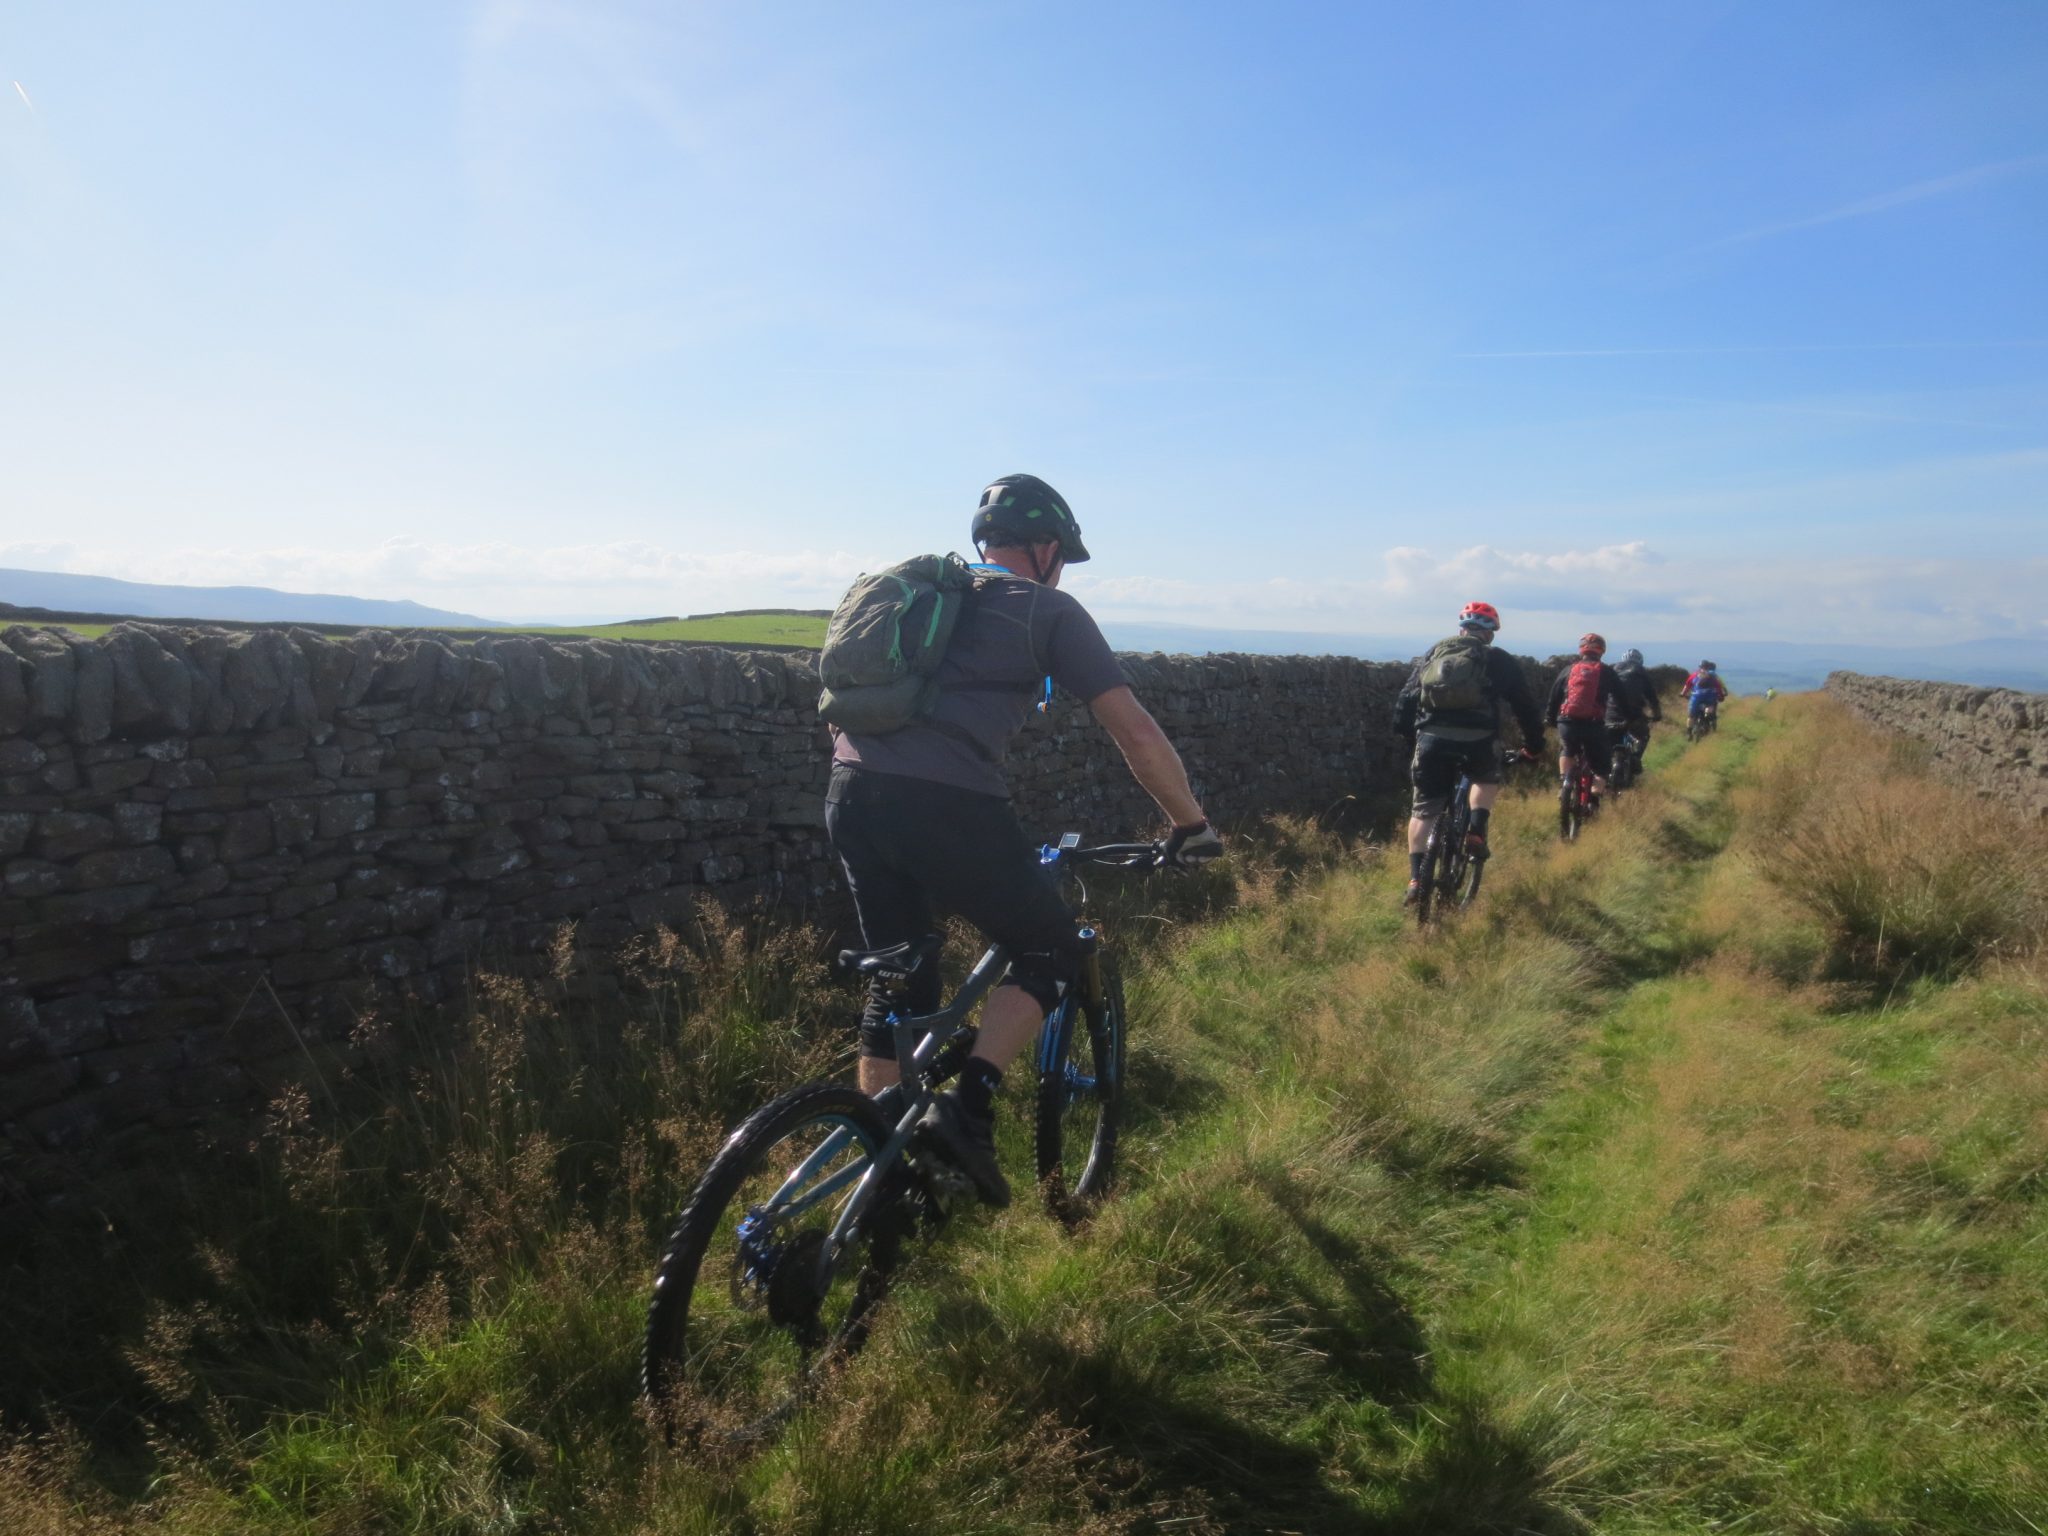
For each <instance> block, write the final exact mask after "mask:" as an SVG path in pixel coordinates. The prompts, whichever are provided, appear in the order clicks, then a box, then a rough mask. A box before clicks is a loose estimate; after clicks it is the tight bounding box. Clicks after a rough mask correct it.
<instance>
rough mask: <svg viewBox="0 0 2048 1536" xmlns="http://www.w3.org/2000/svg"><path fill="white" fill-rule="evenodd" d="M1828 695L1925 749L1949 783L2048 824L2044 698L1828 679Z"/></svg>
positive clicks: (1844, 676) (1839, 675)
mask: <svg viewBox="0 0 2048 1536" xmlns="http://www.w3.org/2000/svg"><path fill="white" fill-rule="evenodd" d="M1827 691H1828V692H1829V693H1830V694H1832V695H1833V696H1834V697H1836V698H1838V699H1840V700H1841V701H1842V702H1843V703H1844V704H1846V705H1848V706H1849V708H1850V709H1851V710H1853V711H1854V712H1855V713H1856V714H1858V715H1860V716H1862V717H1863V718H1864V719H1865V720H1867V721H1869V722H1870V723H1871V724H1872V725H1877V726H1882V727H1883V728H1884V729H1886V730H1890V731H1897V732H1899V733H1900V734H1902V735H1905V736H1910V737H1912V738H1913V739H1914V740H1916V741H1920V742H1923V743H1925V744H1926V746H1927V748H1928V751H1929V752H1930V753H1931V754H1932V756H1933V759H1934V764H1935V767H1936V768H1937V770H1938V771H1939V772H1941V773H1942V774H1943V776H1945V777H1946V778H1948V779H1950V780H1951V781H1952V782H1954V783H1957V784H1961V785H1963V786H1965V787H1966V788H1970V789H1974V790H1976V791H1977V792H1978V793H1980V794H1983V795H1987V796H1993V797H1996V798H1999V799H2002V800H2006V801H2009V802H2010V803H2011V804H2013V805H2014V806H2016V807H2018V808H2019V809H2021V810H2023V811H2025V812H2027V813H2028V814H2030V815H2034V816H2048V694H2042V693H2015V692H2014V691H2013V690H2012V689H2010V688H1973V687H1970V686H1969V685H1967V684H1964V683H1921V682H1913V681H1911V680H1909V679H1906V678H1898V677H1864V676H1862V675H1860V674H1859V673H1855V672H1834V673H1830V674H1829V676H1828V681H1827Z"/></svg>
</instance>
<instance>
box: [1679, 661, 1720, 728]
mask: <svg viewBox="0 0 2048 1536" xmlns="http://www.w3.org/2000/svg"><path fill="white" fill-rule="evenodd" d="M1727 697H1728V685H1727V684H1726V683H1724V682H1722V681H1721V674H1720V673H1719V672H1717V671H1715V670H1714V664H1713V663H1712V662H1711V661H1703V662H1701V663H1700V665H1699V670H1698V671H1696V672H1694V673H1693V674H1692V676H1691V677H1688V678H1687V679H1686V680H1685V698H1686V713H1687V714H1689V715H1690V716H1692V718H1693V719H1695V720H1698V719H1701V718H1703V717H1705V716H1708V715H1711V714H1713V713H1714V712H1715V711H1716V710H1718V709H1719V708H1720V707H1721V701H1722V700H1723V699H1725V698H1727Z"/></svg>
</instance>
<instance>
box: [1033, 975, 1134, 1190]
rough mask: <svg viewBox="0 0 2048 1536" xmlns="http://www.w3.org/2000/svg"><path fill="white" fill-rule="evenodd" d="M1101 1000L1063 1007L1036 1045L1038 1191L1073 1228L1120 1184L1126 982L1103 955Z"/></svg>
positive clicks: (1053, 1015) (1054, 1016) (1056, 1012)
mask: <svg viewBox="0 0 2048 1536" xmlns="http://www.w3.org/2000/svg"><path fill="white" fill-rule="evenodd" d="M1097 960H1098V962H1099V963H1100V965H1101V967H1102V996H1101V998H1100V1000H1099V1001H1095V1002H1087V1001H1083V1000H1081V999H1079V998H1075V999H1073V1000H1072V1001H1070V1002H1067V1003H1062V1004H1061V1005H1060V1007H1059V1008H1057V1009H1055V1010H1054V1012H1053V1014H1052V1016H1051V1017H1050V1018H1048V1019H1047V1020H1046V1026H1045V1031H1044V1033H1043V1034H1041V1035H1040V1036H1039V1041H1038V1118H1037V1126H1036V1136H1035V1140H1036V1143H1037V1156H1038V1187H1039V1189H1040V1190H1041V1191H1042V1192H1043V1194H1044V1197H1045V1206H1046V1209H1047V1210H1048V1211H1050V1212H1051V1213H1052V1214H1053V1215H1054V1216H1057V1217H1058V1218H1059V1219H1060V1220H1061V1221H1063V1222H1066V1223H1067V1224H1068V1225H1070V1226H1071V1225H1073V1224H1074V1223H1076V1222H1079V1221H1082V1220H1084V1219H1085V1218H1086V1217H1087V1216H1088V1214H1089V1212H1090V1211H1092V1210H1093V1209H1094V1208H1095V1207H1096V1206H1097V1205H1099V1204H1100V1203H1101V1202H1102V1200H1103V1198H1104V1196H1105V1195H1107V1193H1108V1192H1109V1187H1110V1185H1111V1184H1112V1183H1113V1182H1114V1181H1115V1178H1116V1144H1117V1133H1118V1130H1119V1129H1120V1128H1121V1125H1122V1120H1123V1096H1124V982H1123V976H1122V974H1121V973H1120V972H1119V971H1118V970H1117V966H1116V957H1115V956H1114V955H1111V954H1109V953H1107V952H1106V951H1103V952H1099V953H1098V955H1097Z"/></svg>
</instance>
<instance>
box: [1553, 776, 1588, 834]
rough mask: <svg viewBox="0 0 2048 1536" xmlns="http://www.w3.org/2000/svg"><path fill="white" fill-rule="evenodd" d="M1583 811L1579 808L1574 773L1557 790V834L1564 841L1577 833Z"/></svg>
mask: <svg viewBox="0 0 2048 1536" xmlns="http://www.w3.org/2000/svg"><path fill="white" fill-rule="evenodd" d="M1582 820H1583V813H1582V812H1581V810H1580V809H1579V781H1578V777H1577V775H1576V774H1574V775H1573V777H1572V778H1571V779H1569V780H1567V781H1566V782H1565V783H1564V784H1563V785H1562V786H1561V787H1560V788H1559V789H1558V792H1557V835H1558V836H1559V837H1561V838H1563V839H1564V840H1565V841H1566V842H1570V841H1572V839H1573V838H1575V837H1577V836H1578V835H1579V826H1580V823H1581V821H1582Z"/></svg>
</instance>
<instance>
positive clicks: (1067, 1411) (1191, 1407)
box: [935, 1239, 1584, 1536]
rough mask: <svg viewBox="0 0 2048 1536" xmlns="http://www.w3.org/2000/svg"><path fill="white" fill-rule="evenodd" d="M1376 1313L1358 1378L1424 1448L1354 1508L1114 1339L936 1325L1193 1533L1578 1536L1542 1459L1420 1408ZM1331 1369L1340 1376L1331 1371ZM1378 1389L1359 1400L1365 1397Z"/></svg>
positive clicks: (1395, 1320) (1293, 1458)
mask: <svg viewBox="0 0 2048 1536" xmlns="http://www.w3.org/2000/svg"><path fill="white" fill-rule="evenodd" d="M1311 1240H1312V1241H1313V1239H1311ZM1341 1246H1342V1245H1341V1242H1340V1245H1339V1247H1340V1248H1341ZM1333 1251H1337V1250H1336V1249H1333ZM1366 1294H1369V1295H1370V1294H1375V1293H1374V1292H1373V1291H1371V1290H1370V1289H1369V1290H1368V1291H1367V1293H1366ZM1376 1301H1379V1302H1380V1304H1389V1303H1390V1306H1391V1310H1392V1312H1393V1314H1394V1315H1393V1316H1392V1317H1385V1316H1383V1317H1381V1318H1378V1319H1376V1321H1375V1327H1376V1328H1377V1330H1378V1332H1379V1335H1380V1336H1379V1338H1378V1339H1377V1340H1376V1343H1377V1344H1378V1346H1379V1348H1380V1353H1378V1354H1377V1355H1376V1357H1375V1363H1374V1364H1371V1365H1368V1366H1367V1367H1366V1369H1365V1370H1364V1371H1362V1372H1361V1373H1360V1374H1362V1375H1368V1376H1374V1377H1377V1378H1378V1379H1379V1380H1380V1381H1382V1382H1384V1384H1385V1385H1384V1389H1383V1390H1385V1391H1386V1392H1387V1393H1388V1394H1390V1395H1389V1397H1388V1398H1384V1399H1382V1400H1384V1401H1389V1403H1390V1406H1391V1405H1392V1404H1393V1403H1394V1402H1400V1403H1401V1404H1402V1406H1404V1407H1414V1408H1422V1407H1424V1406H1426V1405H1427V1406H1428V1414H1427V1418H1428V1420H1429V1428H1428V1433H1427V1440H1428V1445H1427V1448H1426V1449H1425V1450H1424V1452H1423V1453H1422V1455H1421V1456H1420V1457H1419V1458H1417V1460H1416V1462H1415V1464H1414V1466H1413V1468H1412V1470H1409V1471H1407V1472H1405V1473H1403V1474H1401V1475H1399V1476H1398V1477H1397V1478H1395V1479H1394V1480H1393V1481H1392V1482H1391V1483H1390V1484H1388V1485H1386V1486H1383V1487H1380V1488H1378V1489H1372V1490H1369V1491H1365V1490H1361V1493H1362V1495H1363V1496H1360V1493H1354V1492H1353V1491H1352V1490H1351V1489H1349V1488H1347V1487H1346V1486H1344V1485H1343V1484H1342V1483H1333V1481H1332V1480H1331V1478H1330V1476H1329V1466H1328V1458H1327V1457H1326V1455H1325V1453H1324V1451H1323V1450H1322V1448H1321V1447H1320V1446H1319V1445H1318V1444H1317V1443H1315V1440H1314V1439H1313V1438H1310V1437H1307V1436H1303V1437H1299V1438H1296V1437H1290V1436H1283V1435H1278V1434H1274V1433H1271V1432H1270V1431H1268V1430H1265V1429H1261V1428H1254V1427H1251V1426H1249V1425H1248V1424H1246V1422H1245V1421H1244V1420H1243V1419H1242V1418H1241V1417H1238V1416H1235V1415H1233V1414H1232V1413H1231V1412H1229V1411H1228V1410H1227V1409H1224V1408H1219V1407H1216V1406H1214V1405H1213V1404H1212V1403H1210V1402H1206V1401H1202V1400H1199V1399H1198V1398H1196V1397H1195V1396H1194V1395H1193V1394H1192V1393H1184V1392H1182V1391H1181V1390H1180V1389H1179V1387H1178V1385H1177V1383H1176V1381H1175V1380H1174V1378H1173V1377H1172V1375H1171V1373H1164V1372H1161V1371H1159V1370H1158V1369H1156V1368H1153V1367H1149V1366H1148V1365H1147V1364H1146V1363H1145V1362H1143V1361H1142V1360H1141V1359H1138V1358H1134V1357H1133V1356H1132V1355H1131V1354H1128V1353H1126V1352H1125V1351H1123V1350H1121V1349H1119V1348H1118V1347H1117V1345H1116V1343H1115V1342H1114V1341H1113V1340H1105V1341H1104V1342H1103V1343H1102V1344H1100V1345H1098V1346H1096V1347H1094V1348H1090V1349H1087V1350H1077V1349H1076V1348H1075V1347H1074V1346H1073V1344H1072V1343H1071V1342H1070V1341H1069V1340H1067V1339H1065V1338H1063V1337H1061V1336H1059V1335H1058V1334H1056V1333H1052V1332H1047V1331H1043V1330H1040V1329H1036V1328H1029V1327H1027V1328H1018V1329H1005V1328H1004V1325H1003V1323H1002V1322H1001V1321H1000V1320H999V1319H998V1317H997V1316H996V1314H995V1313H994V1311H993V1310H992V1309H990V1308H989V1307H988V1306H987V1304H986V1303H985V1302H983V1301H982V1300H981V1299H980V1298H978V1297H957V1298H953V1299H950V1300H948V1301H947V1302H945V1303H943V1304H942V1305H941V1306H940V1308H939V1311H938V1314H937V1317H936V1319H935V1321H936V1322H937V1324H938V1328H939V1331H940V1332H941V1333H942V1334H944V1335H946V1336H951V1337H958V1336H959V1335H960V1334H961V1333H967V1334H973V1333H976V1332H980V1331H983V1330H1001V1331H1002V1332H1003V1336H1004V1350H1005V1355H1006V1357H1007V1359H1008V1360H1010V1361H1011V1362H1013V1363H1014V1367H1015V1369H1014V1375H1013V1377H1012V1379H1014V1380H1015V1381H1017V1382H1020V1383H1029V1384H1030V1385H1029V1386H1028V1387H1025V1388H1024V1389H1023V1391H1022V1396H1021V1398H1020V1401H1019V1404H1018V1406H1019V1407H1020V1408H1023V1409H1024V1410H1026V1411H1027V1412H1028V1413H1031V1414H1038V1413H1051V1414H1053V1415H1054V1416H1055V1417H1057V1418H1058V1419H1059V1420H1061V1421H1062V1422H1064V1423H1067V1424H1070V1425H1072V1426H1073V1427H1074V1428H1076V1429H1079V1430H1081V1431H1082V1432H1083V1433H1084V1434H1085V1435H1086V1436H1087V1437H1088V1441H1089V1444H1090V1447H1091V1449H1093V1450H1096V1451H1099V1452H1101V1453H1103V1455H1104V1459H1105V1464H1106V1465H1110V1466H1120V1467H1122V1468H1124V1469H1126V1472H1127V1475H1129V1476H1130V1477H1131V1478H1132V1479H1133V1482H1132V1484H1131V1485H1129V1486H1128V1487H1127V1490H1126V1491H1127V1492H1128V1493H1130V1494H1133V1495H1136V1496H1138V1497H1140V1498H1143V1499H1145V1500H1147V1502H1154V1501H1156V1503H1158V1504H1164V1505H1167V1506H1180V1507H1187V1506H1189V1505H1191V1504H1192V1505H1194V1506H1196V1507H1200V1508H1201V1509H1202V1510H1203V1512H1204V1514H1205V1515H1207V1517H1208V1519H1209V1521H1210V1522H1211V1523H1209V1524H1207V1525H1205V1526H1204V1527H1203V1528H1204V1529H1213V1530H1221V1531H1230V1532H1245V1533H1262V1532H1270V1533H1280V1532H1304V1533H1308V1532H1312V1533H1317V1536H1322V1533H1329V1536H1455V1533H1460V1532H1470V1533H1475V1536H1476V1533H1480V1532H1510V1531H1513V1532H1526V1533H1529V1536H1565V1533H1567V1532H1578V1531H1582V1530H1583V1529H1584V1524H1583V1522H1582V1521H1579V1520H1577V1519H1576V1518H1574V1517H1572V1516H1570V1515H1568V1514H1567V1513H1566V1512H1565V1511H1563V1510H1561V1509H1559V1508H1558V1507H1556V1506H1555V1505H1554V1504H1552V1503H1551V1502H1550V1501H1549V1500H1548V1499H1547V1497H1546V1496H1545V1493H1546V1484H1547V1477H1546V1473H1545V1466H1544V1461H1543V1458H1542V1457H1541V1455H1540V1454H1539V1453H1538V1450H1537V1449H1536V1448H1535V1447H1533V1446H1529V1445H1526V1444H1523V1443H1521V1442H1520V1441H1519V1440H1518V1439H1517V1438H1516V1437H1515V1436H1514V1435H1513V1434H1511V1433H1510V1432H1509V1431H1507V1430H1505V1429H1503V1428H1501V1427H1500V1426H1499V1425H1497V1424H1494V1423H1493V1422H1492V1421H1491V1420H1488V1419H1485V1418H1483V1417H1480V1416H1475V1415H1474V1414H1473V1413H1472V1412H1471V1411H1470V1410H1469V1409H1467V1408H1465V1407H1464V1406H1462V1405H1452V1404H1444V1403H1436V1404H1433V1405H1429V1404H1428V1403H1427V1400H1428V1396H1429V1394H1428V1382H1427V1366H1426V1364H1425V1363H1423V1362H1422V1360H1421V1358H1420V1357H1419V1355H1418V1352H1417V1351H1416V1350H1415V1349H1414V1348H1413V1347H1411V1346H1412V1345H1413V1344H1419V1342H1420V1337H1421V1336H1420V1330H1419V1328H1418V1327H1417V1325H1416V1324H1415V1322H1414V1320H1413V1319H1412V1318H1411V1317H1408V1316H1407V1314H1406V1311H1405V1309H1404V1308H1402V1307H1401V1305H1400V1303H1399V1300H1398V1298H1392V1297H1391V1293H1386V1296H1385V1298H1379V1297H1377V1296H1376ZM1403 1352H1405V1353H1406V1354H1407V1355H1408V1358H1409V1361H1410V1364H1409V1365H1408V1366H1407V1367H1406V1368H1405V1370H1404V1369H1403V1368H1401V1367H1399V1366H1394V1367H1393V1368H1392V1369H1391V1370H1390V1369H1389V1365H1388V1360H1387V1357H1388V1356H1391V1355H1397V1354H1400V1353H1403ZM1339 1369H1340V1370H1344V1371H1345V1372H1346V1374H1350V1371H1349V1368H1348V1367H1346V1366H1344V1365H1343V1364H1342V1363H1341V1362H1340V1363H1339ZM1006 1374H1011V1373H1009V1372H1007V1371H1006ZM1404 1384H1412V1385H1414V1386H1416V1387H1417V1388H1419V1389H1420V1391H1419V1395H1417V1396H1415V1397H1413V1398H1409V1399H1406V1400H1402V1399H1400V1398H1399V1397H1398V1396H1397V1395H1395V1394H1398V1393H1399V1392H1400V1390H1401V1388H1402V1386H1403V1385H1404ZM1381 1390H1382V1389H1367V1391H1366V1392H1365V1393H1363V1394H1362V1395H1369V1396H1373V1397H1376V1398H1378V1397H1380V1392H1381ZM1404 1416H1406V1415H1404ZM1375 1506H1376V1507H1377V1508H1376V1509H1375Z"/></svg>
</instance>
